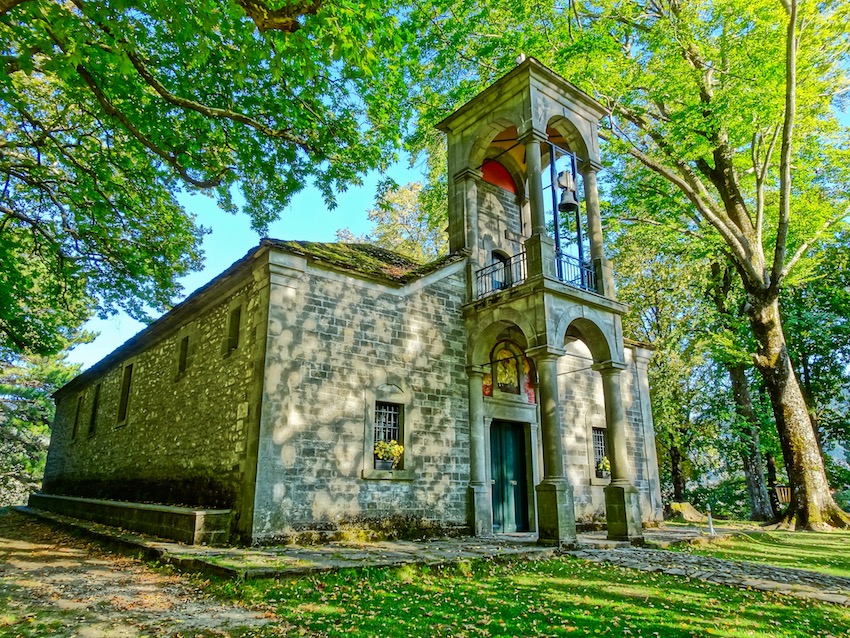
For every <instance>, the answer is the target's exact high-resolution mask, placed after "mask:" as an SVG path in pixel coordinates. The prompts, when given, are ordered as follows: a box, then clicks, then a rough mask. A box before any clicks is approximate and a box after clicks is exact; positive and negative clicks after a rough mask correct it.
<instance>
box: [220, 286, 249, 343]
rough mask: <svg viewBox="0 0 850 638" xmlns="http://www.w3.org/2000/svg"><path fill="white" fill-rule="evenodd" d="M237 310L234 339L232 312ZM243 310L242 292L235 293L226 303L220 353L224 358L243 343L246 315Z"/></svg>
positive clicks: (243, 296) (244, 307)
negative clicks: (237, 319) (237, 322)
mask: <svg viewBox="0 0 850 638" xmlns="http://www.w3.org/2000/svg"><path fill="white" fill-rule="evenodd" d="M237 310H238V311H239V325H238V326H237V328H236V331H235V339H234V330H233V317H234V313H235V312H236V311H237ZM245 310H246V304H245V295H244V294H240V295H237V296H236V297H234V298H233V299H231V300H230V303H228V304H227V317H226V320H225V326H224V327H225V330H224V341H223V343H222V346H221V354H222V356H223V357H224V358H225V359H227V358H228V357H230V356H232V355H233V353H235V352H238V351H239V350H240V349H242V348H243V347H244V345H245V339H246V332H245V324H246V320H247V317H246V316H245V314H246V312H245Z"/></svg>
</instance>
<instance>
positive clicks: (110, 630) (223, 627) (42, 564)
mask: <svg viewBox="0 0 850 638" xmlns="http://www.w3.org/2000/svg"><path fill="white" fill-rule="evenodd" d="M274 620H275V619H274V617H273V616H271V615H270V614H264V613H263V612H260V611H256V610H248V609H242V608H239V607H232V606H226V605H223V604H221V603H219V602H217V601H215V600H211V599H209V598H207V597H205V596H204V594H203V593H202V592H201V591H200V590H199V589H198V588H197V587H195V586H193V585H192V580H191V579H190V578H187V577H185V576H180V575H178V574H175V573H173V572H172V571H170V570H167V569H164V568H163V569H152V568H150V567H148V566H147V565H145V564H144V563H143V562H141V561H140V560H137V559H134V558H131V557H129V556H127V555H126V554H122V553H117V552H113V551H110V549H109V548H108V547H105V546H104V545H102V544H100V543H97V542H93V541H88V540H86V539H85V538H81V537H76V536H74V535H72V534H71V533H69V532H67V531H64V530H63V529H60V528H58V527H54V526H52V525H48V524H46V523H44V522H41V521H38V520H35V519H33V518H30V517H29V516H26V515H24V514H20V513H18V512H14V511H10V510H8V509H0V637H2V638H6V637H8V638H18V637H26V638H30V637H48V636H49V637H54V636H55V637H56V638H72V637H74V638H76V637H79V638H142V637H145V636H150V637H153V636H157V637H159V636H170V637H174V638H178V637H179V638H196V637H199V636H200V637H205V638H206V637H211V636H250V635H254V634H255V633H256V632H257V631H258V630H260V629H261V628H263V627H264V626H266V625H268V624H269V623H274ZM275 624H276V623H275ZM266 628H269V627H266ZM276 628H277V629H282V628H281V627H279V626H278V627H276ZM274 633H277V632H274Z"/></svg>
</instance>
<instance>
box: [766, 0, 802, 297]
mask: <svg viewBox="0 0 850 638" xmlns="http://www.w3.org/2000/svg"><path fill="white" fill-rule="evenodd" d="M782 4H783V6H784V7H785V10H786V11H787V12H788V29H787V31H786V36H785V38H786V41H785V120H784V122H783V124H782V150H781V153H782V155H781V158H780V160H779V223H778V224H777V228H776V249H775V251H774V253H773V268H772V270H771V285H772V286H774V287H776V286H778V285H779V282H780V281H781V278H782V273H783V272H787V268H783V264H784V262H785V251H786V249H787V248H786V247H787V242H788V227H789V221H790V219H791V144H792V139H791V138H792V137H793V135H794V117H795V115H796V114H797V37H796V29H797V0H782ZM798 253H799V251H798ZM795 257H797V255H795ZM792 261H793V260H792Z"/></svg>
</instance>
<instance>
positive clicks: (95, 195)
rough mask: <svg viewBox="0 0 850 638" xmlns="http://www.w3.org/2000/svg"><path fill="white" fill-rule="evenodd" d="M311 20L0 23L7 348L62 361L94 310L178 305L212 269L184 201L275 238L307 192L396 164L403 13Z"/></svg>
mask: <svg viewBox="0 0 850 638" xmlns="http://www.w3.org/2000/svg"><path fill="white" fill-rule="evenodd" d="M267 4H268V5H269V7H270V8H271V9H274V7H273V6H271V5H273V4H275V3H267ZM304 11H305V12H304V13H303V15H301V16H300V17H298V18H297V23H298V25H299V26H300V28H298V29H297V30H295V31H291V32H283V31H279V30H267V31H264V32H262V33H261V32H259V31H258V30H257V28H256V25H255V23H254V22H253V21H252V20H251V19H250V18H249V17H247V16H246V14H245V12H244V11H243V10H242V9H241V8H240V7H239V6H237V4H236V3H234V2H225V3H221V2H212V1H211V0H195V1H193V2H189V3H177V4H175V3H173V2H166V1H164V0H154V1H152V2H145V3H139V2H130V1H124V0H116V1H114V2H105V3H89V2H84V1H79V2H75V3H66V4H61V3H33V2H28V3H23V4H21V5H19V6H17V7H14V8H12V9H11V10H9V11H8V12H6V13H4V14H3V15H2V16H0V41H2V42H3V43H4V44H3V51H2V53H3V55H4V56H5V57H4V58H3V61H4V67H3V69H4V72H2V73H0V127H2V130H3V138H2V141H0V149H2V155H0V177H2V178H3V181H4V182H5V187H4V189H3V190H2V191H0V244H2V248H0V249H2V251H3V254H4V256H5V257H7V258H8V259H10V260H12V261H10V262H9V263H10V268H9V271H8V272H7V273H6V274H5V281H0V286H2V287H3V288H2V290H3V292H4V293H6V294H8V297H6V296H4V302H6V300H7V299H8V302H6V306H5V307H4V314H3V315H2V318H3V321H2V323H0V330H2V337H0V338H2V341H3V342H4V343H7V344H12V345H14V347H15V348H16V349H18V350H19V351H38V352H48V351H55V350H56V348H58V347H59V345H60V344H59V341H57V340H56V339H54V338H52V336H51V335H52V334H53V333H55V332H56V331H58V330H60V329H61V327H63V326H66V327H73V326H77V325H79V323H80V322H81V321H82V320H84V319H85V317H87V316H89V315H90V314H91V312H92V310H94V309H95V308H97V310H98V311H99V312H101V313H110V312H113V311H115V310H116V309H118V308H121V309H124V310H127V311H128V312H129V313H130V314H131V315H133V316H135V317H143V316H145V315H146V314H147V312H148V311H150V310H152V311H161V310H163V309H166V308H167V307H168V306H169V305H170V303H171V300H172V299H173V298H174V296H175V295H176V294H177V293H178V292H179V289H178V286H177V285H176V284H175V278H176V277H178V276H180V275H182V274H185V273H186V272H188V271H189V270H191V269H195V268H197V267H198V265H199V261H200V257H201V255H200V238H201V232H200V231H199V229H198V228H197V227H196V224H195V220H194V218H193V216H192V215H191V214H189V213H187V212H186V211H185V210H183V208H182V207H181V205H180V204H179V203H178V200H177V196H178V194H179V193H180V192H181V190H184V189H185V190H190V191H196V190H200V191H203V192H205V193H207V194H209V195H211V196H213V197H214V198H215V199H216V200H217V202H218V204H219V206H221V207H222V208H224V209H225V210H229V211H234V212H235V211H236V208H237V207H236V206H235V205H234V201H240V202H244V205H243V206H242V210H243V211H244V212H245V213H247V214H248V215H249V216H250V218H251V224H252V227H253V228H254V229H255V230H256V231H257V232H258V233H263V232H265V229H266V228H267V227H268V225H269V223H271V222H272V221H274V220H275V219H277V217H278V216H279V215H280V213H281V212H282V210H283V209H284V208H285V207H286V206H287V205H288V203H289V202H290V200H291V198H292V196H293V195H294V194H295V193H297V192H298V191H299V190H301V189H302V188H303V187H304V186H305V185H306V184H310V183H313V184H315V185H316V186H317V187H318V188H319V189H320V190H321V191H322V193H323V195H324V196H325V199H326V202H327V204H328V205H329V206H333V205H334V204H335V193H336V192H338V191H340V190H343V189H344V188H345V187H346V186H347V185H350V184H357V183H359V180H360V176H361V175H362V174H363V173H364V172H365V171H367V170H369V169H372V168H382V167H384V166H386V165H388V163H389V162H390V161H392V160H393V158H394V155H395V152H396V145H397V143H398V137H399V130H400V129H401V128H402V125H403V122H404V121H405V119H406V118H407V116H408V114H409V112H410V105H409V93H410V92H409V91H408V90H407V87H408V85H409V78H410V75H411V72H410V70H409V60H408V58H407V54H406V51H407V49H408V48H409V47H410V46H411V43H412V42H413V41H414V38H413V37H412V35H411V33H410V32H409V30H408V28H407V24H406V22H405V20H404V15H403V12H402V11H401V10H400V8H399V7H398V6H397V5H396V4H395V3H393V2H391V1H385V0H366V1H365V2H347V1H342V2H333V3H324V4H322V5H321V6H320V7H319V8H318V10H315V11H313V10H311V9H310V7H305V9H304ZM235 194H239V195H241V196H240V197H237V198H234V195H235ZM18 262H20V265H19V264H18ZM26 262H39V263H38V265H28V264H27V263H26ZM4 263H6V262H4ZM36 271H38V272H36ZM38 277H42V278H43V282H42V283H34V279H35V278H38ZM34 289H37V291H36V292H34ZM25 290H29V293H27V294H28V295H29V296H28V297H26V298H25V297H24V296H23V294H24V291H25ZM46 315H50V316H52V320H48V319H47V318H45V316H46Z"/></svg>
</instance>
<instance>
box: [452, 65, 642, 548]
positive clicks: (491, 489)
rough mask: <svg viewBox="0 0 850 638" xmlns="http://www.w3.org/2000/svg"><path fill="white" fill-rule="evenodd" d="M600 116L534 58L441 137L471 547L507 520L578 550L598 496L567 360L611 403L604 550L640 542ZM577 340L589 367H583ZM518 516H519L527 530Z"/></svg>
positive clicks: (607, 408)
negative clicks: (593, 493)
mask: <svg viewBox="0 0 850 638" xmlns="http://www.w3.org/2000/svg"><path fill="white" fill-rule="evenodd" d="M605 114H606V111H605V109H604V108H603V107H602V106H601V105H600V104H599V103H598V102H596V101H595V100H594V99H593V98H591V97H590V96H588V95H587V94H585V93H583V92H582V91H580V90H579V89H578V88H576V87H575V86H573V85H572V84H570V83H569V82H567V81H566V80H564V79H563V78H561V77H560V76H558V75H556V74H555V73H553V72H552V71H550V70H549V69H547V68H546V67H545V66H543V65H542V64H541V63H540V62H538V61H537V60H535V59H533V58H529V59H525V60H523V61H522V62H520V63H519V64H518V66H517V67H516V68H514V69H513V70H512V71H511V72H509V73H508V74H507V75H505V76H504V77H502V78H501V79H499V80H497V81H496V82H495V83H494V84H493V85H492V86H490V87H489V88H487V89H485V90H484V91H482V92H481V93H480V94H479V95H477V96H476V97H475V98H473V99H472V100H471V101H469V102H468V103H466V104H464V105H463V106H462V107H460V108H459V109H458V110H457V111H455V112H454V113H453V114H452V115H450V116H449V117H447V118H446V119H445V120H443V121H442V122H440V123H439V124H438V128H439V129H440V130H442V131H444V132H445V133H446V135H447V137H448V179H449V184H448V186H449V209H448V214H449V244H450V249H451V250H452V251H453V252H458V251H462V250H465V251H467V252H468V255H469V257H468V262H467V303H466V305H465V306H464V318H465V322H466V330H467V335H468V343H469V344H470V347H469V348H468V350H467V357H468V360H467V374H468V380H469V431H470V482H469V511H470V525H471V527H472V529H473V530H474V533H475V534H477V535H485V536H486V535H489V534H492V533H493V529H494V511H497V512H498V513H499V515H498V516H497V517H496V519H495V522H496V524H497V525H498V526H500V528H501V525H503V524H504V523H505V521H503V520H502V518H500V517H503V516H505V512H508V513H509V514H510V513H511V512H513V514H512V515H515V516H514V517H513V518H512V519H511V521H508V523H510V524H513V523H517V521H519V522H522V521H525V520H528V521H529V527H530V529H532V530H536V531H537V532H538V537H539V540H540V542H541V543H545V544H555V545H559V546H569V545H573V544H575V542H576V532H575V502H574V498H573V496H574V482H575V481H578V482H579V484H580V485H581V489H582V491H583V494H584V497H583V498H587V496H588V495H589V494H590V493H589V492H588V490H589V489H598V491H599V492H601V491H602V489H603V488H602V487H601V486H600V487H599V488H592V485H593V484H592V482H591V481H590V479H588V478H586V477H587V466H586V465H584V466H582V465H580V464H579V463H576V458H577V455H576V454H573V453H572V452H571V446H573V448H574V445H575V443H574V442H575V441H576V440H578V439H579V438H580V437H581V436H583V435H581V434H580V432H579V431H578V429H577V422H576V420H575V417H574V415H575V414H576V411H577V408H576V405H578V403H574V402H573V401H574V397H577V396H579V395H580V393H581V392H582V390H581V389H580V388H577V387H573V386H571V385H570V384H571V383H574V382H573V381H570V378H568V377H567V376H566V375H567V374H568V372H567V370H568V368H569V361H567V360H566V358H567V357H576V356H579V357H580V358H582V359H583V360H584V362H583V363H582V365H583V366H584V368H583V369H584V370H588V369H589V368H590V369H592V371H593V372H589V373H588V374H591V375H592V376H593V378H592V379H589V380H588V381H587V384H586V385H592V386H594V387H596V388H598V394H599V395H602V394H603V393H604V403H605V405H604V412H605V428H604V436H605V441H606V446H607V447H606V450H607V451H606V458H607V459H608V460H609V461H610V466H611V471H610V483H609V484H607V485H606V486H605V487H604V499H605V509H606V519H607V524H608V537H609V538H611V539H616V540H626V539H628V540H640V539H641V538H642V528H641V513H640V496H639V492H638V489H637V488H636V487H635V480H636V479H635V476H636V474H635V473H634V472H633V471H632V468H631V459H630V458H629V452H628V447H627V445H626V431H627V427H628V425H627V422H626V412H625V409H624V402H623V399H622V390H621V384H620V372H621V371H622V370H624V369H626V368H627V364H626V363H625V350H624V343H623V333H622V321H621V318H622V315H623V314H624V313H625V311H626V307H625V306H624V305H623V304H620V303H618V302H617V301H616V299H615V297H614V285H613V276H612V272H611V268H610V265H609V262H608V261H607V260H606V259H605V255H604V253H603V243H602V224H601V219H600V214H599V198H598V195H597V184H596V173H597V171H598V170H599V169H600V167H601V164H600V161H599V143H598V138H597V128H598V125H599V120H600V118H602V117H603V116H604V115H605ZM577 341H581V342H582V343H583V345H582V348H583V350H581V352H584V353H588V352H589V355H587V354H584V355H579V354H577V352H578V351H577V350H576V342H577ZM588 356H591V357H592V365H591V366H588V365H587V364H586V361H587V357H588ZM514 361H516V362H521V364H514V363H510V362H514ZM506 362H507V363H506ZM516 365H519V367H516ZM511 370H516V371H517V372H516V373H514V372H510V371H511ZM500 375H502V376H504V378H502V376H500ZM505 375H506V376H505ZM513 377H517V378H521V379H522V380H523V383H524V384H525V388H526V391H525V392H520V391H519V389H518V386H519V383H518V382H516V381H515V380H514V379H513ZM571 378H572V379H575V378H576V377H571ZM585 392H587V390H585ZM594 392H596V390H594ZM577 393H578V394H577ZM594 396H596V395H594ZM582 400H584V401H588V400H590V395H587V394H585V395H584V399H582ZM493 423H497V424H498V426H499V428H502V429H505V428H514V430H512V431H513V432H514V435H516V432H517V430H516V428H520V429H521V430H522V432H524V434H523V435H521V436H520V435H517V436H520V439H519V440H521V441H522V446H521V447H523V448H524V449H526V450H529V452H528V454H527V456H526V459H527V461H528V463H527V465H528V466H529V467H530V468H531V472H530V474H529V476H528V477H527V478H530V479H533V480H531V481H527V483H528V484H529V485H532V484H533V485H534V487H533V489H531V487H528V488H523V487H522V485H523V483H522V482H520V481H510V482H509V483H508V484H507V485H500V483H499V481H498V480H497V479H498V478H499V477H500V476H501V475H503V474H505V472H504V471H502V470H503V469H504V468H501V466H500V461H499V457H498V456H497V455H494V454H493V451H492V450H493V449H495V448H496V447H498V445H499V443H498V441H497V440H496V439H494V438H492V437H493V436H494V432H496V431H498V430H497V429H496V428H494V427H491V426H492V424H493ZM506 424H507V425H506ZM599 431H600V432H602V431H603V430H602V429H600V430H599ZM514 435H512V436H514ZM523 436H524V437H525V438H524V439H523V438H522V437H523ZM488 440H489V441H490V445H489V446H488V445H487V441H488ZM537 450H539V451H541V452H542V460H543V463H542V467H538V461H537V459H538V458H539V456H540V455H538V453H537ZM538 479H539V480H538ZM517 490H518V491H517ZM504 494H508V495H509V496H510V498H509V499H507V500H505V498H504ZM499 495H502V496H499ZM598 495H599V496H601V495H602V494H601V493H600V494H598ZM514 497H515V498H514ZM511 503H513V504H516V503H528V504H529V506H528V512H527V513H528V514H529V516H527V517H526V516H524V514H523V512H519V511H514V510H513V509H511V508H512V507H514V505H511ZM517 507H519V506H517Z"/></svg>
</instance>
